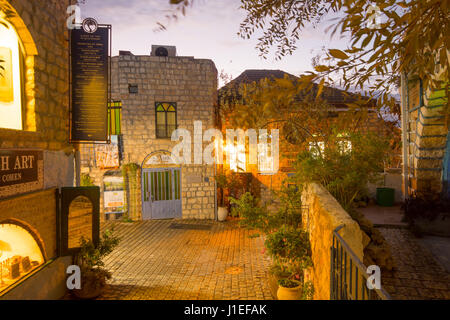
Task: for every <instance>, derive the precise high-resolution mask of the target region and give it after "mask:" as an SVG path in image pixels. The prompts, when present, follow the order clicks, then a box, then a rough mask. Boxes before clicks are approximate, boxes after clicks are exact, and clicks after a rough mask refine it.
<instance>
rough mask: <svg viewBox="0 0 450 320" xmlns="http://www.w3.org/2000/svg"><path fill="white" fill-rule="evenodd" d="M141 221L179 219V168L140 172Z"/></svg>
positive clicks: (152, 169) (153, 169)
mask: <svg viewBox="0 0 450 320" xmlns="http://www.w3.org/2000/svg"><path fill="white" fill-rule="evenodd" d="M142 198H143V199H142V200H143V201H142V203H143V210H142V219H143V220H150V219H172V218H181V168H151V169H143V170H142Z"/></svg>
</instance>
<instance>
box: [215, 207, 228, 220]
mask: <svg viewBox="0 0 450 320" xmlns="http://www.w3.org/2000/svg"><path fill="white" fill-rule="evenodd" d="M227 216H228V209H227V207H219V208H218V210H217V220H219V221H225V220H226V219H227Z"/></svg>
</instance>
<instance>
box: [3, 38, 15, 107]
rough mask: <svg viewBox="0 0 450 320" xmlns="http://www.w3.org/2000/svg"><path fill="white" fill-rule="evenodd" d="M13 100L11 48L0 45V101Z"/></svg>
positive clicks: (8, 101) (7, 101)
mask: <svg viewBox="0 0 450 320" xmlns="http://www.w3.org/2000/svg"><path fill="white" fill-rule="evenodd" d="M13 101H14V88H13V69H12V52H11V49H9V48H5V47H0V102H6V103H10V102H13Z"/></svg>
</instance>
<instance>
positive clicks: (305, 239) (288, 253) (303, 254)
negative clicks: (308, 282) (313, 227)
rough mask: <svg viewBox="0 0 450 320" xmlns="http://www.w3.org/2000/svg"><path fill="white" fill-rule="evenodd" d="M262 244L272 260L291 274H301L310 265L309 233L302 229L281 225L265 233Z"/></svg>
mask: <svg viewBox="0 0 450 320" xmlns="http://www.w3.org/2000/svg"><path fill="white" fill-rule="evenodd" d="M264 245H265V247H266V248H267V252H268V253H269V255H270V256H271V257H272V258H273V259H274V261H275V262H276V263H277V264H279V265H280V266H281V267H282V268H283V269H284V270H288V271H290V272H291V273H292V274H298V275H303V270H304V269H305V268H307V267H310V266H311V265H312V262H311V246H310V243H309V235H308V232H306V231H304V230H302V229H298V228H297V229H295V228H292V227H289V226H282V227H281V228H280V229H279V230H277V231H275V232H272V233H269V234H268V235H267V238H266V241H265V243H264ZM284 270H283V271H284Z"/></svg>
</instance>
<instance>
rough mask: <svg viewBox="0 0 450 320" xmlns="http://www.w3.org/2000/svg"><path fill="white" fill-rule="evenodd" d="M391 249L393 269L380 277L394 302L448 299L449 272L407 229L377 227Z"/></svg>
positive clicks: (449, 287)
mask: <svg viewBox="0 0 450 320" xmlns="http://www.w3.org/2000/svg"><path fill="white" fill-rule="evenodd" d="M379 230H380V232H381V233H382V234H383V236H384V238H385V239H386V241H387V242H388V243H389V245H390V246H391V253H392V255H393V257H394V260H395V262H396V270H395V271H393V272H389V273H386V272H385V273H383V274H382V286H383V287H384V288H385V289H386V291H387V292H389V293H390V294H391V296H392V298H394V299H401V300H405V299H407V300H415V299H421V300H431V299H450V273H448V272H447V271H446V269H445V268H444V267H443V266H442V265H441V264H440V263H438V262H437V260H436V259H435V257H434V256H433V254H432V253H431V252H430V251H429V250H427V249H426V248H425V247H424V246H422V245H421V244H420V243H419V241H418V240H417V239H415V238H414V236H413V235H412V233H411V232H410V231H409V230H407V229H399V228H382V227H380V228H379Z"/></svg>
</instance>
